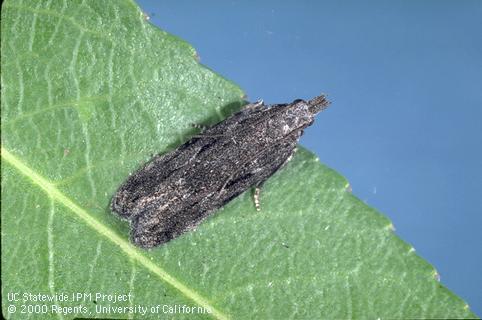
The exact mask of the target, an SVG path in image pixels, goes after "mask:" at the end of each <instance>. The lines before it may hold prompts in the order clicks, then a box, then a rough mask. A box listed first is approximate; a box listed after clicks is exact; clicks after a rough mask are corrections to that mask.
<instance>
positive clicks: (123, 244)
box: [1, 147, 229, 319]
mask: <svg viewBox="0 0 482 320" xmlns="http://www.w3.org/2000/svg"><path fill="white" fill-rule="evenodd" d="M1 155H2V159H3V160H5V161H6V162H7V163H9V164H10V165H11V166H12V167H14V168H15V169H16V170H17V171H18V172H19V173H20V174H22V175H23V176H25V177H27V178H28V179H30V180H31V181H32V182H33V183H34V184H35V185H37V186H38V187H40V189H41V190H42V191H44V192H45V193H46V194H47V196H49V197H50V198H51V199H53V200H54V201H56V202H58V203H60V204H61V205H63V206H64V207H66V208H68V209H70V210H71V211H72V212H73V213H75V214H76V215H77V216H78V217H80V218H81V219H82V220H83V221H84V222H85V223H86V224H87V225H88V226H90V227H91V228H92V229H94V230H95V231H97V232H98V233H99V234H100V235H101V236H104V237H105V238H107V239H108V240H109V241H111V242H112V243H114V244H116V245H117V246H119V247H120V249H121V250H122V251H123V252H124V253H125V254H126V255H127V256H128V257H130V258H132V259H134V260H136V261H137V262H139V264H141V265H142V266H144V267H145V268H146V269H147V270H149V271H151V272H152V273H154V274H155V275H156V276H158V277H159V278H160V279H161V280H162V281H164V282H166V283H167V284H169V285H171V286H172V287H174V288H175V289H176V290H178V291H179V292H181V293H182V294H183V295H184V296H186V297H187V298H188V299H190V300H192V301H194V302H195V303H196V304H198V305H200V306H202V307H204V308H207V309H209V310H211V312H212V313H211V314H212V316H213V317H215V318H217V319H229V317H228V316H227V315H226V314H224V313H223V312H221V311H220V310H218V309H216V308H215V307H214V306H213V305H212V304H211V303H210V302H209V301H208V300H207V299H206V298H204V297H203V296H201V295H200V294H198V293H197V292H196V291H194V290H193V289H190V288H188V287H187V286H186V285H185V284H183V283H182V282H181V281H179V280H178V279H176V278H175V277H173V276H171V275H170V274H169V273H168V272H167V271H166V270H164V269H163V268H161V267H160V266H158V265H156V264H155V263H153V262H152V261H151V260H150V259H148V258H147V257H146V256H145V255H144V254H142V253H141V252H139V249H138V248H136V247H134V246H133V245H131V244H130V243H129V242H128V241H126V240H124V239H123V238H121V237H120V236H119V235H117V234H116V233H115V232H114V231H113V230H112V229H110V228H109V227H108V226H106V225H104V224H102V223H101V222H100V221H99V220H97V219H96V218H94V217H93V216H92V215H91V214H89V213H88V212H87V211H86V210H84V209H82V208H81V207H80V206H79V205H77V204H75V203H74V201H72V200H71V199H70V198H69V197H67V196H66V195H65V194H63V193H62V192H61V191H60V190H59V189H58V188H57V187H56V186H55V185H54V184H53V183H51V182H49V181H48V180H47V179H45V178H44V177H42V176H41V175H40V174H38V173H37V172H35V171H34V170H33V169H31V168H30V167H29V166H28V165H26V164H24V163H23V162H22V161H21V160H20V159H19V158H17V157H16V156H14V155H13V154H12V153H10V152H9V151H8V150H7V149H6V148H4V147H2V148H1Z"/></svg>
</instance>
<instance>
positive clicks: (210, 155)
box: [111, 95, 329, 248]
mask: <svg viewBox="0 0 482 320" xmlns="http://www.w3.org/2000/svg"><path fill="white" fill-rule="evenodd" d="M328 104H329V103H328V101H327V100H326V99H325V97H324V96H323V95H321V96H318V97H315V98H314V99H311V100H309V101H304V100H295V101H294V102H292V103H288V104H276V105H270V106H266V105H264V102H263V101H262V100H261V101H258V102H256V103H252V104H248V105H247V106H245V107H244V108H243V109H242V110H241V111H239V112H237V113H234V114H233V115H231V116H230V117H228V118H226V119H225V120H223V121H221V122H219V123H217V124H215V125H213V126H211V127H209V128H206V129H205V130H204V131H202V132H201V133H199V134H197V135H195V136H193V137H192V138H191V139H190V140H189V141H187V142H186V143H184V144H183V145H181V146H179V147H178V148H177V149H175V150H173V151H171V152H169V153H166V154H164V155H158V156H155V157H154V158H153V159H152V160H151V161H150V162H149V163H148V164H146V165H144V166H143V167H142V168H141V169H139V170H138V171H136V172H135V173H133V174H132V175H131V176H130V177H129V178H128V179H127V180H126V181H125V182H124V183H123V184H122V185H121V186H120V187H119V189H118V191H117V192H116V194H115V195H114V197H113V199H112V201H111V209H112V211H114V212H115V213H116V214H117V215H118V216H120V217H121V218H123V219H126V220H128V221H129V223H130V225H131V240H132V242H133V243H134V244H136V245H137V246H139V247H142V248H152V247H156V246H158V245H160V244H163V243H166V242H168V241H170V240H172V239H174V238H176V237H178V236H179V235H181V234H183V233H184V232H187V231H188V230H192V229H194V228H195V227H196V226H197V225H198V224H199V223H201V222H202V221H203V220H204V219H206V218H207V217H208V216H209V215H210V214H212V213H213V212H215V211H216V210H217V209H219V208H221V207H222V206H224V205H225V204H226V203H228V202H229V201H230V200H231V199H233V198H235V197H236V196H238V195H240V194H241V193H243V192H244V191H246V190H248V189H250V188H252V187H256V188H257V189H255V207H256V209H257V210H259V208H260V202H259V187H260V186H261V185H262V184H263V182H264V181H266V180H267V179H268V178H269V177H270V176H272V175H273V174H274V173H275V172H276V171H278V170H279V169H280V168H282V167H283V166H284V165H285V164H286V163H287V162H288V161H289V159H291V157H292V155H293V153H294V152H295V150H296V144H297V142H298V140H299V138H300V136H301V134H302V133H303V129H304V128H306V127H308V126H309V125H311V124H312V123H313V121H314V117H315V115H316V114H317V113H318V112H320V111H322V110H324V109H325V108H326V107H327V106H328Z"/></svg>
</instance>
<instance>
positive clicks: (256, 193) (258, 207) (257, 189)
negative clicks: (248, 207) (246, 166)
mask: <svg viewBox="0 0 482 320" xmlns="http://www.w3.org/2000/svg"><path fill="white" fill-rule="evenodd" d="M263 183H264V181H262V182H259V183H258V184H257V185H255V186H254V192H253V201H254V206H255V207H256V211H258V212H259V211H261V201H260V195H261V187H262V186H263Z"/></svg>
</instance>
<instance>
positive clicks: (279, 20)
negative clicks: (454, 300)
mask: <svg viewBox="0 0 482 320" xmlns="http://www.w3.org/2000/svg"><path fill="white" fill-rule="evenodd" d="M138 2H139V4H140V6H141V7H142V8H143V10H144V11H145V12H146V13H147V14H148V15H150V16H151V22H152V23H154V24H155V25H157V26H159V27H160V28H162V29H164V30H166V31H168V32H170V33H172V34H175V35H177V36H179V37H181V38H183V39H185V40H186V41H188V42H189V43H191V44H192V45H193V46H194V47H195V48H196V50H197V51H198V53H199V55H200V57H201V63H203V64H205V65H207V66H208V67H209V68H211V69H213V70H215V71H216V72H218V73H220V74H221V75H223V76H224V77H226V78H228V79H230V80H232V81H234V82H235V83H237V84H239V85H240V86H241V88H243V89H244V91H245V92H246V94H247V95H248V98H249V99H250V100H257V99H259V98H263V99H264V101H265V102H266V103H268V104H270V103H281V102H290V101H292V100H294V99H296V98H303V99H309V98H312V97H313V96H315V95H318V94H319V93H321V92H324V93H327V94H328V96H329V99H330V100H331V101H332V105H331V107H330V108H329V109H328V110H326V111H325V112H323V113H322V114H320V115H319V116H318V117H317V121H316V122H315V124H314V125H313V126H312V127H311V128H309V129H308V130H306V132H305V135H304V136H303V138H302V140H301V144H302V145H304V146H306V147H307V148H309V149H310V150H312V151H314V152H315V153H317V155H318V156H319V157H320V159H321V161H322V162H324V163H326V164H328V165H329V166H330V167H332V168H334V169H335V170H337V171H338V172H340V173H341V174H343V175H344V176H345V177H346V178H347V179H348V180H349V181H350V182H351V184H352V188H353V193H354V194H355V195H357V196H358V197H359V198H361V199H362V200H364V201H366V202H367V203H368V204H369V205H371V206H373V207H375V208H377V209H378V210H380V211H381V212H382V213H384V214H385V215H387V216H388V217H389V218H390V219H391V220H392V221H393V224H394V225H395V227H396V232H397V234H398V235H399V236H400V237H401V238H402V239H404V240H405V241H407V242H409V243H411V244H412V245H413V246H414V247H415V249H416V250H417V252H418V253H419V254H420V255H421V256H422V257H424V258H425V259H426V260H428V261H429V262H430V263H431V264H433V265H434V266H435V267H436V269H437V271H438V272H439V274H440V276H441V282H442V283H443V284H444V285H446V286H447V287H448V288H449V289H450V290H452V291H454V292H455V293H456V294H458V295H459V296H460V297H462V298H463V299H464V300H465V301H467V303H468V304H469V305H470V307H471V309H472V310H473V311H474V312H475V313H476V314H478V315H479V316H481V315H482V281H481V279H482V248H481V244H482V241H481V237H480V234H481V233H482V230H481V227H482V191H481V185H482V169H481V168H482V2H481V1H384V2H378V1H368V2H367V1H356V2H355V1H353V2H347V1H343V2H340V1H262V2H261V1H259V2H258V1H257V2H254V1H253V2H249V1H244V2H241V1H225V0H219V1H147V0H144V1H138Z"/></svg>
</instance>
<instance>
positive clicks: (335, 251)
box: [1, 0, 474, 319]
mask: <svg viewBox="0 0 482 320" xmlns="http://www.w3.org/2000/svg"><path fill="white" fill-rule="evenodd" d="M1 18H2V20H1V28H2V30H1V32H2V34H1V36H2V38H1V50H2V51H1V54H2V57H1V67H2V75H1V76H2V78H1V84H2V91H1V106H2V216H1V217H2V312H3V314H4V316H5V317H7V318H9V319H30V318H45V319H50V318H65V319H71V318H74V317H76V316H78V317H81V318H89V317H92V318H93V317H101V318H136V319H139V318H144V317H145V318H171V317H173V316H176V317H180V318H193V317H194V318H218V319H225V318H235V319H252V318H261V319H264V318H274V319H280V318H283V319H284V318H297V319H299V318H306V319H317V318H330V319H334V318H377V317H380V318H385V317H386V318H445V317H447V318H462V317H474V314H472V313H471V312H470V310H469V309H468V306H467V305H466V304H465V303H464V302H463V301H462V300H461V299H459V298H458V297H457V296H455V295H454V294H453V293H451V292H450V291H448V290H447V289H446V288H445V287H443V286H442V285H441V284H440V283H439V282H438V281H437V280H436V278H437V273H436V272H435V270H434V269H433V268H432V267H431V266H430V265H429V264H428V263H427V262H425V261H424V260H423V259H421V258H420V257H418V256H417V255H416V254H415V252H414V250H413V248H411V247H410V246H409V245H407V244H406V243H404V242H403V241H402V240H400V239H399V238H398V237H396V236H395V235H394V234H393V232H392V225H391V223H390V221H388V220H387V219H386V218H385V217H383V216H382V215H380V214H379V213H378V212H376V211H375V210H373V209H372V208H370V207H368V206H366V205H365V204H364V203H362V202H361V201H359V200H358V199H357V198H355V197H354V196H352V195H351V194H350V193H349V192H347V188H348V187H349V185H348V183H347V182H346V180H345V179H344V178H342V177H341V176H340V175H338V174H337V173H336V172H334V171H333V170H331V169H329V168H327V167H326V166H324V165H322V164H320V163H319V162H318V160H317V159H315V157H314V156H313V155H312V154H311V153H309V152H308V151H305V150H303V149H301V150H299V152H298V153H297V154H296V156H295V157H294V159H293V160H292V161H291V162H290V163H289V165H288V166H287V167H286V168H285V169H283V170H282V171H280V172H279V173H277V174H276V175H275V176H273V177H272V178H271V179H270V180H269V181H268V182H267V183H266V184H265V185H264V189H263V192H262V194H261V205H262V210H261V212H256V211H255V209H254V204H253V201H252V199H251V194H250V193H249V192H247V193H245V194H243V195H242V196H240V197H238V198H237V199H235V200H233V201H232V202H231V203H229V204H228V205H227V206H225V207H224V208H223V209H221V210H219V212H217V213H216V214H215V215H213V216H212V217H211V218H210V219H208V220H207V221H205V222H204V223H203V224H201V225H200V226H199V227H198V229H197V230H196V231H193V232H191V233H188V234H185V235H183V236H181V237H180V238H178V239H176V240H174V241H171V242H170V243H168V244H166V245H164V246H161V247H159V248H157V249H154V250H151V251H145V250H142V249H139V248H136V247H134V246H132V245H131V244H130V243H129V240H128V232H129V226H128V225H127V223H125V222H123V221H120V220H119V219H117V218H116V217H115V216H114V215H113V214H111V212H110V210H109V209H108V205H109V201H110V199H111V197H112V195H113V194H114V192H115V190H116V188H117V187H118V186H119V185H120V184H121V183H122V182H123V181H124V180H125V179H126V177H127V176H128V175H129V173H130V172H132V171H134V170H136V168H138V167H139V166H141V165H142V164H143V163H145V162H146V161H147V160H148V159H150V158H151V156H152V154H155V153H159V152H166V151H168V150H171V149H172V148H175V147H176V146H177V145H179V144H180V143H182V142H183V141H185V140H186V139H188V138H189V136H190V135H192V134H193V133H194V132H195V130H194V129H192V128H191V126H190V124H191V123H213V122H216V121H219V120H220V119H222V118H224V117H226V116H227V115H228V114H230V113H232V112H233V111H234V110H236V109H239V108H240V107H241V105H242V104H243V103H244V102H243V100H242V97H243V92H242V91H241V90H240V89H239V88H238V87H237V86H236V85H234V84H233V83H231V82H229V81H227V80H225V79H223V78H222V77H220V76H219V75H217V74H215V73H213V72H212V71H210V70H208V69H207V68H205V67H204V66H202V65H200V64H199V63H198V62H197V61H196V52H195V51H194V49H193V48H192V47H191V46H189V45H188V44H186V43H185V42H183V41H182V40H180V39H178V38H176V37H174V36H172V35H169V34H167V33H165V32H164V31H161V30H158V29H157V28H155V27H153V26H152V25H151V24H149V23H148V22H147V21H146V19H145V16H144V15H143V13H142V12H141V11H140V9H139V8H138V7H137V5H136V4H135V3H133V2H132V1H127V0H125V1H124V0H122V1H117V0H115V1H114V0H112V1H83V2H77V1H63V2H58V1H25V2H22V1H13V0H10V1H7V2H6V3H4V5H3V7H2V17H1ZM334 107H335V106H334ZM322 117H323V115H322V114H321V115H320V116H319V121H323V120H322ZM28 293H30V294H32V295H35V296H34V297H38V296H37V295H38V294H39V293H40V294H45V295H46V296H47V297H49V296H55V295H57V297H58V296H61V295H63V294H65V295H67V297H68V301H57V302H51V301H40V302H38V301H32V300H31V299H30V300H28V301H23V300H22V299H23V298H25V297H26V298H29V296H28ZM77 293H79V294H81V296H82V299H80V300H75V299H73V296H72V295H75V296H76V294H77ZM84 293H85V295H82V294H84ZM98 293H99V294H121V295H123V294H125V295H127V294H131V296H132V298H131V299H130V300H129V301H116V302H114V301H108V300H106V299H107V297H105V298H104V299H103V298H102V297H100V296H96V295H97V294H98ZM8 294H10V295H8ZM24 294H27V296H25V295H24ZM89 294H91V296H89ZM76 297H77V296H76ZM12 298H19V300H18V301H11V300H12ZM30 298H32V297H31V296H30ZM22 305H23V306H28V305H32V306H33V305H38V306H41V305H43V306H46V308H47V309H40V308H44V307H40V308H39V307H36V308H37V309H28V308H29V307H25V308H26V309H23V308H24V307H23V306H22ZM79 305H82V307H83V308H80V307H79ZM175 305H178V306H179V307H178V309H177V313H175V314H173V313H169V307H174V306H175ZM183 305H186V306H190V307H195V308H196V309H194V311H192V312H191V313H182V312H180V311H182V308H183V307H182V306H183ZM10 306H14V307H16V311H15V312H14V313H10V312H11V311H12V309H11V308H10ZM55 306H61V307H72V309H61V310H60V311H62V312H63V314H59V313H58V312H59V309H55ZM99 306H100V307H108V306H110V307H127V308H126V309H124V310H121V313H120V315H119V314H117V313H115V312H114V311H117V312H119V310H118V309H111V312H110V313H107V312H104V313H96V308H98V307H99ZM139 306H141V307H143V308H147V309H148V311H147V315H144V316H142V315H141V314H139V310H140V309H139ZM73 307H76V308H77V309H75V308H73ZM128 307H130V308H131V309H129V308H128ZM198 307H205V308H208V309H210V310H211V311H212V313H211V314H206V313H204V314H203V313H200V311H202V310H201V309H198ZM32 308H33V307H32ZM156 308H157V309H156ZM179 308H181V310H179ZM30 310H32V311H33V312H37V313H36V314H35V313H34V314H33V313H28V314H25V313H22V311H30ZM44 310H46V312H45V313H44ZM112 310H114V311H112ZM84 311H86V312H85V313H84ZM166 311H167V313H165V312H166ZM184 311H185V309H184ZM38 313H40V314H38ZM193 313H194V316H193Z"/></svg>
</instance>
